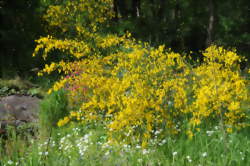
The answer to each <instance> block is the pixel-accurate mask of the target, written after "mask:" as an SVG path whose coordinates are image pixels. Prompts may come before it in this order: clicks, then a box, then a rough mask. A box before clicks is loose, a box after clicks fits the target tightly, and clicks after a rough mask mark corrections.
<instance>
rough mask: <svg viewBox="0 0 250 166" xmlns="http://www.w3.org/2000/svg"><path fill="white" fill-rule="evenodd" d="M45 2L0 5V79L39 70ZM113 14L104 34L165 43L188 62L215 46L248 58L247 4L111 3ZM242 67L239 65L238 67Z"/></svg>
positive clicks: (238, 0) (193, 0)
mask: <svg viewBox="0 0 250 166" xmlns="http://www.w3.org/2000/svg"><path fill="white" fill-rule="evenodd" d="M51 3H53V2H52V1H49V0H18V1H15V0H0V25H1V26H0V45H1V49H0V77H2V78H4V77H10V76H11V77H12V76H15V75H20V76H27V75H31V74H33V73H34V72H32V71H33V69H34V68H40V67H42V66H44V63H45V62H44V61H43V60H42V58H39V57H35V58H34V57H32V56H31V55H32V52H33V51H34V48H35V40H36V39H38V38H39V37H40V36H45V35H46V34H48V31H49V29H48V25H47V24H48V23H47V22H45V21H44V19H43V18H42V15H43V14H44V12H45V11H46V9H47V7H48V6H50V5H51ZM113 10H114V12H115V17H114V18H113V19H112V21H111V28H110V29H111V30H112V31H113V32H114V33H118V34H120V35H123V34H124V33H125V32H126V31H129V32H131V33H132V36H133V37H135V38H136V39H139V40H141V41H147V42H149V43H150V45H152V46H158V45H161V44H165V45H166V46H167V47H169V48H171V49H172V50H174V51H176V52H180V53H183V52H185V53H190V52H192V53H191V55H192V56H193V58H198V57H199V55H200V54H199V51H200V50H204V49H205V48H207V47H208V46H209V45H211V44H216V45H221V46H224V47H226V48H236V49H237V53H238V54H239V55H242V56H245V57H246V58H247V59H248V60H249V59H250V56H249V52H250V28H249V27H250V2H249V1H248V0H227V1H223V0H217V1H215V0H204V1H197V0H189V1H186V0H127V1H124V0H113ZM97 12H98V11H97ZM72 37H73V36H72ZM54 58H56V57H54ZM50 60H51V61H53V60H54V59H53V58H52V59H50ZM248 65H249V62H248V63H246V62H243V63H242V64H241V68H242V69H244V68H246V66H248Z"/></svg>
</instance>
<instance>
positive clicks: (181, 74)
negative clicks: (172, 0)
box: [34, 0, 249, 146]
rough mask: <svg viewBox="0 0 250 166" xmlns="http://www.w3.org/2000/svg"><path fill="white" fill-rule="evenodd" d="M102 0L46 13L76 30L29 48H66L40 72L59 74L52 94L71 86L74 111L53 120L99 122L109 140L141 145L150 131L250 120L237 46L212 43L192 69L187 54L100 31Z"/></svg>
mask: <svg viewBox="0 0 250 166" xmlns="http://www.w3.org/2000/svg"><path fill="white" fill-rule="evenodd" d="M99 1H100V2H102V3H100V4H99V3H96V2H95V3H92V1H91V0H87V1H86V3H83V0H79V1H74V2H71V1H65V3H64V4H63V5H56V6H51V7H50V8H49V9H48V12H47V14H46V15H45V18H46V20H47V21H48V22H49V24H50V25H51V26H52V27H53V26H55V27H59V29H60V30H61V32H63V33H65V34H67V33H69V32H72V31H73V32H75V33H74V38H72V37H70V36H68V37H64V38H63V39H62V38H56V37H52V36H48V37H45V38H41V39H39V40H37V43H38V44H37V47H36V49H35V51H34V56H35V55H37V54H39V53H40V52H41V51H42V56H43V57H44V59H46V57H47V56H48V55H49V53H51V52H52V53H53V50H57V51H59V52H61V53H63V56H62V59H61V61H59V62H52V63H51V64H50V65H45V68H44V69H43V70H42V71H41V72H39V75H43V74H44V73H48V74H50V73H51V72H53V71H58V72H59V73H61V75H62V77H61V79H60V80H58V81H57V82H56V83H55V84H54V86H53V87H52V88H51V89H50V91H49V93H51V92H52V91H57V90H59V89H62V88H63V89H65V90H67V92H68V99H69V103H70V107H71V109H72V111H71V113H70V114H69V115H68V116H66V117H65V118H64V119H61V120H60V121H59V122H58V126H63V125H66V124H67V123H70V122H72V121H76V122H79V123H84V124H86V123H102V124H103V125H104V126H106V127H107V128H108V131H109V133H108V134H109V139H110V141H111V142H112V141H113V142H121V141H123V142H126V143H134V142H137V143H138V142H139V143H141V144H142V146H146V145H147V143H148V142H149V140H150V138H152V137H153V136H154V135H157V136H158V138H159V139H161V138H164V137H166V136H167V135H169V136H170V135H174V134H178V133H182V132H184V133H187V134H188V135H189V137H192V135H193V132H194V131H195V130H194V129H196V130H197V131H199V130H200V129H202V128H203V127H204V126H213V125H218V124H219V125H220V126H222V128H223V129H226V130H227V131H228V132H232V130H233V129H240V128H242V127H245V126H247V125H248V124H247V118H248V117H247V109H248V107H249V103H248V102H247V100H248V90H247V87H246V86H247V84H248V82H247V80H246V79H245V78H244V77H242V76H241V75H240V71H239V65H238V64H239V62H241V61H242V60H244V59H242V58H241V57H240V56H238V55H237V54H236V52H235V51H227V50H225V49H223V48H222V47H217V46H211V47H209V48H207V49H206V50H205V51H204V53H203V56H204V62H203V63H202V64H201V65H200V66H198V67H196V68H194V67H192V66H191V65H190V64H189V63H188V62H187V61H186V59H187V57H184V56H181V55H180V54H178V53H174V52H172V51H171V50H168V49H166V48H165V47H164V46H159V47H158V48H152V47H150V46H149V45H148V44H147V43H142V42H137V41H136V40H135V39H133V38H132V37H131V35H130V34H129V33H126V34H125V35H123V36H118V35H115V34H106V35H104V34H103V33H102V30H103V27H107V26H108V20H109V19H111V18H112V12H111V13H109V12H110V11H112V10H109V9H111V7H112V5H111V1H109V0H106V1H104V0H99ZM99 1H98V2H99ZM84 2H85V1H84ZM96 9H99V10H100V11H101V12H100V13H98V12H94V11H95V10H96ZM69 10H70V11H71V14H69V13H67V11H69ZM91 12H93V13H91ZM82 13H86V14H82ZM97 13H98V14H97ZM107 13H108V14H107ZM79 17H83V18H84V20H85V21H86V22H83V23H81V21H79V20H78V18H79ZM61 18H63V19H62V20H61ZM79 19H80V18H79ZM80 20H81V19H80ZM65 57H66V58H65ZM159 133H160V134H159Z"/></svg>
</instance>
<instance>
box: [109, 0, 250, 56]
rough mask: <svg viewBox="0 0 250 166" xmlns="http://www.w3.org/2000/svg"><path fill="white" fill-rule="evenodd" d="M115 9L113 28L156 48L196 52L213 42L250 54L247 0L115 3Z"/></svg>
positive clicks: (132, 0) (129, 0) (249, 3)
mask: <svg viewBox="0 0 250 166" xmlns="http://www.w3.org/2000/svg"><path fill="white" fill-rule="evenodd" d="M114 6H115V12H116V16H117V17H116V18H117V19H116V29H115V28H114V29H115V30H116V31H118V32H123V31H125V30H130V31H131V32H132V33H133V35H134V36H135V37H136V38H139V39H141V40H144V41H149V42H150V43H151V44H153V45H159V44H166V45H167V46H169V47H171V48H173V49H174V50H176V51H178V52H179V51H195V52H197V51H199V50H202V49H204V48H206V47H208V46H209V45H210V44H212V43H213V44H218V45H223V46H227V47H236V48H237V49H238V51H239V53H240V54H243V55H245V56H247V53H249V52H250V43H249V41H250V28H249V27H250V25H249V23H250V20H249V18H250V16H249V13H250V12H249V10H250V1H248V0H237V1H236V0H229V1H222V0H219V1H214V0H205V1H196V0H190V1H185V0H168V1H166V0H127V1H124V0H114ZM248 59H249V58H248Z"/></svg>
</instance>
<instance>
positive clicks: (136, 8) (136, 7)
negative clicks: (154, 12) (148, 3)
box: [131, 0, 141, 18]
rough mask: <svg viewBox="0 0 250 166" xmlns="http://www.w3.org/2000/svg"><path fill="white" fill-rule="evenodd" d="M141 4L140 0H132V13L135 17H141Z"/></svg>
mask: <svg viewBox="0 0 250 166" xmlns="http://www.w3.org/2000/svg"><path fill="white" fill-rule="evenodd" d="M140 5H141V1H140V0H132V13H131V14H132V17H133V18H138V17H140Z"/></svg>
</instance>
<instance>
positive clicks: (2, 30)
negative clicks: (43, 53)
mask: <svg viewBox="0 0 250 166" xmlns="http://www.w3.org/2000/svg"><path fill="white" fill-rule="evenodd" d="M38 9H39V0H18V1H15V0H0V25H1V27H0V45H1V50H0V66H1V67H0V68H1V69H0V77H6V76H9V75H11V74H19V75H20V74H22V73H24V72H26V71H29V70H30V69H31V68H33V67H36V66H37V64H38V59H34V58H32V56H31V55H32V52H33V49H34V40H35V39H36V38H38V36H39V34H41V33H42V28H41V22H40V15H39V12H38Z"/></svg>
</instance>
